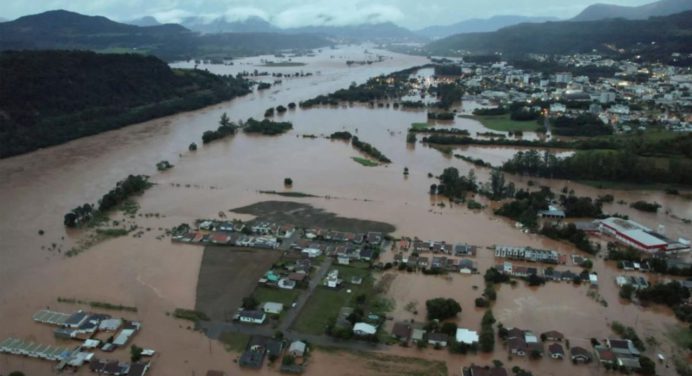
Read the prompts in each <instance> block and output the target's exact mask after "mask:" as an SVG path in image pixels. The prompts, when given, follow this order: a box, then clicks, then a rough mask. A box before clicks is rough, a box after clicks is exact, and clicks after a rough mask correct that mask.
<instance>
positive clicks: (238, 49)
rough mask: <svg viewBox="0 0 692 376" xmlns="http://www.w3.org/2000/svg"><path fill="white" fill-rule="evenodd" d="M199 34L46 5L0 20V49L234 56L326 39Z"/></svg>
mask: <svg viewBox="0 0 692 376" xmlns="http://www.w3.org/2000/svg"><path fill="white" fill-rule="evenodd" d="M215 35H218V36H219V37H209V36H207V35H199V34H197V33H195V32H192V31H190V30H188V29H187V28H185V27H183V26H181V25H178V24H164V25H156V26H145V27H142V26H134V25H127V24H123V23H118V22H115V21H111V20H109V19H108V18H105V17H100V16H85V15H82V14H79V13H74V12H69V11H65V10H56V11H49V12H45V13H41V14H36V15H31V16H25V17H21V18H19V19H17V20H14V21H10V22H3V23H0V50H10V49H14V50H26V49H29V50H36V49H84V50H96V51H105V52H137V53H148V54H152V55H156V56H158V57H160V58H162V59H164V60H176V59H189V58H191V57H211V56H213V57H236V56H250V55H257V54H265V53H273V52H276V51H277V50H283V49H311V48H318V47H324V46H328V45H329V44H330V42H329V41H328V40H326V39H325V38H321V37H318V36H315V35H282V34H276V33H243V34H240V33H227V34H215Z"/></svg>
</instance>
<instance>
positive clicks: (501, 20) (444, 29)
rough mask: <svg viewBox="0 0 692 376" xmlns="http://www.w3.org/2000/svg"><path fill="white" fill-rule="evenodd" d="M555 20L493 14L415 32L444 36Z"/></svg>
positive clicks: (431, 35)
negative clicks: (488, 16) (487, 16)
mask: <svg viewBox="0 0 692 376" xmlns="http://www.w3.org/2000/svg"><path fill="white" fill-rule="evenodd" d="M546 21H557V18H554V17H528V16H493V17H490V18H472V19H468V20H465V21H461V22H457V23H454V24H451V25H435V26H428V27H426V28H424V29H421V30H418V31H416V32H415V33H416V34H418V35H422V36H424V37H427V38H431V39H437V38H444V37H448V36H450V35H454V34H461V33H480V32H488V31H496V30H499V29H501V28H503V27H507V26H512V25H517V24H520V23H525V22H534V23H537V22H546Z"/></svg>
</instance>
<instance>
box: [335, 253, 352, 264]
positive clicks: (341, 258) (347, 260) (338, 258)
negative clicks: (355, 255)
mask: <svg viewBox="0 0 692 376" xmlns="http://www.w3.org/2000/svg"><path fill="white" fill-rule="evenodd" d="M336 263H337V264H339V265H348V264H350V263H351V258H350V257H348V256H342V255H338V256H336Z"/></svg>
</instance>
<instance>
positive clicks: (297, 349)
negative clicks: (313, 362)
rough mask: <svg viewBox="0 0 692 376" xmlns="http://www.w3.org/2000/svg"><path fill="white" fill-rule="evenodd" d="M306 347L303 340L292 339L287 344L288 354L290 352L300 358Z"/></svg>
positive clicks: (303, 354)
mask: <svg viewBox="0 0 692 376" xmlns="http://www.w3.org/2000/svg"><path fill="white" fill-rule="evenodd" d="M306 349H307V344H305V342H303V341H293V342H291V344H290V345H289V346H288V354H290V355H292V356H294V357H296V358H301V357H303V356H305V351H306Z"/></svg>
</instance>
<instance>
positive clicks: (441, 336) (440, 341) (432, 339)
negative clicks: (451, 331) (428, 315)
mask: <svg viewBox="0 0 692 376" xmlns="http://www.w3.org/2000/svg"><path fill="white" fill-rule="evenodd" d="M447 340H449V336H447V334H445V333H430V334H428V344H429V345H432V346H439V347H447Z"/></svg>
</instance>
